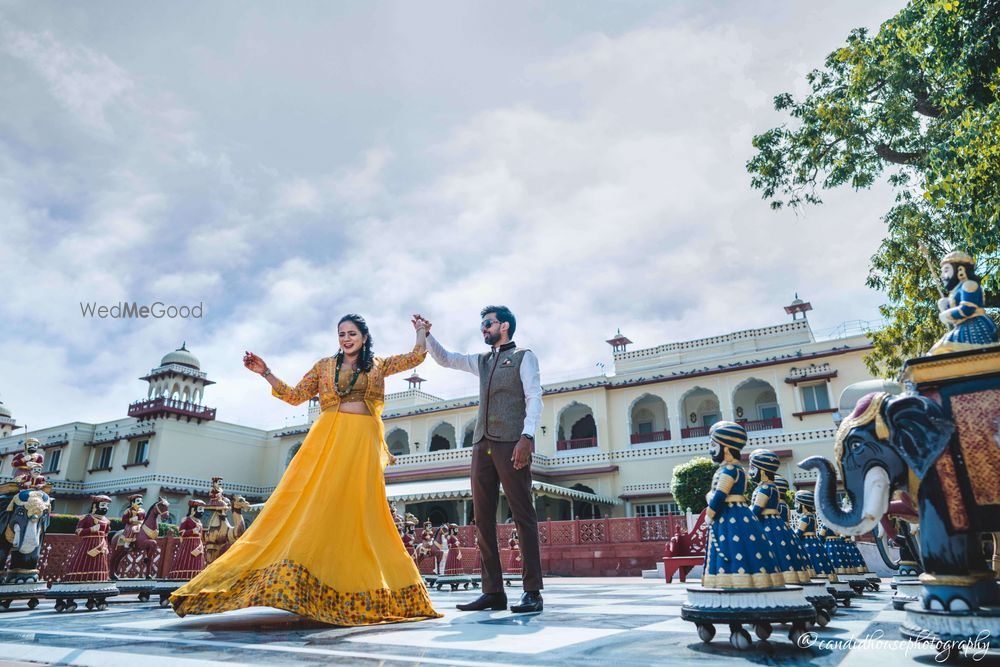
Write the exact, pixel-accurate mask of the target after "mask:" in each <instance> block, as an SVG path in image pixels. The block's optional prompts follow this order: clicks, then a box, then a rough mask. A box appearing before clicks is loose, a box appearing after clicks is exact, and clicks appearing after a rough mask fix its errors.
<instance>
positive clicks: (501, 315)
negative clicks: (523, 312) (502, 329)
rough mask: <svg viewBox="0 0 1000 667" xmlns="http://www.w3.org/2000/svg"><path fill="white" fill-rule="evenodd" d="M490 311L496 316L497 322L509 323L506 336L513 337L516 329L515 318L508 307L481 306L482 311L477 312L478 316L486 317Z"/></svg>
mask: <svg viewBox="0 0 1000 667" xmlns="http://www.w3.org/2000/svg"><path fill="white" fill-rule="evenodd" d="M490 313H493V314H494V315H496V316H497V322H507V323H508V324H510V329H508V330H507V336H508V337H509V338H513V337H514V330H515V329H517V318H516V317H514V313H512V312H510V308H508V307H507V306H486V307H485V308H483V312H481V313H479V317H486V316H487V315H489V314H490Z"/></svg>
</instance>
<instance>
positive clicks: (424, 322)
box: [413, 313, 431, 333]
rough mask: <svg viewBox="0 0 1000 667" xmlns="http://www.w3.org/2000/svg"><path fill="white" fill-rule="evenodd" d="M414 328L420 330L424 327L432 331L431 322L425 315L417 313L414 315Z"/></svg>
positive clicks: (427, 330) (428, 331)
mask: <svg viewBox="0 0 1000 667" xmlns="http://www.w3.org/2000/svg"><path fill="white" fill-rule="evenodd" d="M413 328H414V329H416V330H418V331H419V330H420V329H423V330H424V331H426V332H427V333H430V332H431V323H430V321H429V320H428V319H427V318H425V317H424V316H423V315H421V314H419V313H417V314H416V315H414V316H413Z"/></svg>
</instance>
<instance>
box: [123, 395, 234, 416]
mask: <svg viewBox="0 0 1000 667" xmlns="http://www.w3.org/2000/svg"><path fill="white" fill-rule="evenodd" d="M165 412H170V413H173V414H177V415H181V416H184V417H192V418H194V419H206V420H211V419H215V408H206V407H205V406H204V405H198V404H197V403H192V402H190V401H178V400H176V399H172V398H163V397H160V398H154V399H152V400H148V401H136V402H135V403H132V404H131V405H130V406H128V416H129V417H148V416H151V415H156V414H163V413H165Z"/></svg>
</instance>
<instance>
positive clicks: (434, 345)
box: [427, 334, 542, 438]
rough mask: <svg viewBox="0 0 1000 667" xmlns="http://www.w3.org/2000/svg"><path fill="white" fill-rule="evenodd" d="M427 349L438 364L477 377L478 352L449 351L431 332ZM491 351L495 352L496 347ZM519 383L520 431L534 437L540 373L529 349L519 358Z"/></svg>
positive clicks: (538, 414)
mask: <svg viewBox="0 0 1000 667" xmlns="http://www.w3.org/2000/svg"><path fill="white" fill-rule="evenodd" d="M427 351H428V352H430V353H431V356H432V357H434V361H436V362H438V364H439V365H441V366H444V367H445V368H454V369H457V370H460V371H465V372H466V373H472V374H473V375H475V376H476V377H479V355H478V354H459V353H458V352H449V351H448V350H446V349H444V348H443V347H441V343H439V342H438V341H437V339H436V338H434V336H432V335H431V334H427ZM493 351H494V352H496V351H497V348H493ZM521 384H522V385H524V426H523V428H521V433H522V434H524V435H527V436H529V437H532V438H534V437H535V429H536V428H537V427H538V420H539V419H541V417H542V373H541V371H540V370H539V369H538V357H536V356H535V353H534V352H532V351H531V350H525V351H524V355H523V358H522V359H521Z"/></svg>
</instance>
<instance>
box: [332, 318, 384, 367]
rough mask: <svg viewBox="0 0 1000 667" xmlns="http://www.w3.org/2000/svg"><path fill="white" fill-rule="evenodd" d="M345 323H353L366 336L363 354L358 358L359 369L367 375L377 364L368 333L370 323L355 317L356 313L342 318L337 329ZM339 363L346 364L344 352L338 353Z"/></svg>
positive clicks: (370, 336) (362, 347) (362, 349)
mask: <svg viewBox="0 0 1000 667" xmlns="http://www.w3.org/2000/svg"><path fill="white" fill-rule="evenodd" d="M344 322H353V323H354V326H356V327H357V328H358V331H360V332H361V335H362V336H365V337H366V338H365V344H364V345H363V346H361V354H360V355H359V356H358V368H360V369H361V370H363V371H364V372H365V373H367V372H368V371H370V370H371V369H372V366H373V365H374V364H375V357H374V356H372V344H373V342H374V341H373V340H372V335H371V334H370V333H368V323H367V322H365V318H363V317H361V316H360V315H355V314H354V313H348V314H347V315H344V316H343V317H341V318H340V321H339V322H337V328H338V329H339V328H340V325H341V324H343V323H344ZM337 363H344V350H340V351H338V352H337Z"/></svg>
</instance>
